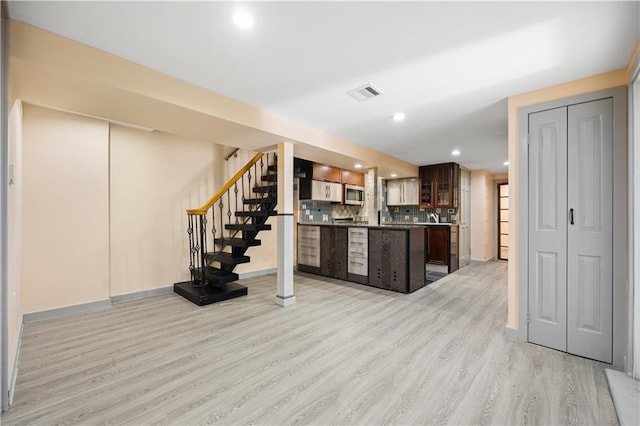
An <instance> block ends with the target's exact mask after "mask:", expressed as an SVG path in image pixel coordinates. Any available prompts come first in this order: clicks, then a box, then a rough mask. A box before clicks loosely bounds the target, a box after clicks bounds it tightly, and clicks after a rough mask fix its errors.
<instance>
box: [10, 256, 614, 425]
mask: <svg viewBox="0 0 640 426" xmlns="http://www.w3.org/2000/svg"><path fill="white" fill-rule="evenodd" d="M295 282H296V285H295V288H296V299H297V303H296V304H295V305H293V306H290V307H287V308H280V307H278V306H276V305H274V304H273V301H272V299H273V294H275V288H276V279H275V276H273V275H271V276H264V277H256V278H251V279H247V280H244V281H243V283H244V284H245V285H247V286H248V287H249V296H247V297H243V298H239V299H234V300H231V301H227V302H223V303H219V304H215V305H211V306H208V307H203V308H200V307H197V306H195V305H192V304H191V303H189V302H187V301H186V300H184V299H182V298H180V297H179V296H176V295H162V296H157V297H153V298H149V299H146V300H138V301H132V302H126V303H122V304H119V305H115V306H113V307H112V308H109V309H105V310H102V311H98V312H93V313H90V314H78V315H72V316H69V317H65V318H59V319H54V320H47V321H41V322H35V323H31V324H27V325H26V326H25V329H24V336H23V347H22V352H21V358H20V360H19V373H18V380H17V384H16V395H15V399H14V405H13V406H12V407H11V408H10V409H9V411H7V412H6V413H5V414H4V415H3V416H2V423H3V424H10V425H13V424H41V425H42V424H44V425H46V424H59V423H67V424H205V423H217V424H427V423H429V424H431V423H438V424H523V423H533V424H616V423H617V417H616V414H615V410H614V408H613V402H612V401H611V397H610V395H609V391H608V388H607V384H606V379H605V376H604V367H605V365H604V364H602V363H598V362H595V361H591V360H587V359H583V358H579V357H575V356H571V355H567V354H564V353H560V352H557V351H553V350H551V349H547V348H543V347H539V346H535V345H530V344H524V343H519V342H515V341H511V340H509V339H507V338H505V337H504V334H503V328H504V325H505V321H506V263H504V262H489V263H486V264H480V265H479V264H473V265H470V266H468V267H465V268H463V269H461V270H459V271H458V272H456V273H455V274H451V275H449V276H447V277H445V278H443V279H441V280H439V281H436V282H435V283H433V284H430V285H429V286H427V287H425V288H423V289H421V290H418V291H417V292H415V293H412V294H407V295H405V294H400V293H393V292H387V291H384V290H379V289H375V288H371V287H366V286H361V285H358V284H353V283H347V282H343V281H338V280H331V279H324V278H321V277H317V276H313V275H309V274H297V275H296V276H295Z"/></svg>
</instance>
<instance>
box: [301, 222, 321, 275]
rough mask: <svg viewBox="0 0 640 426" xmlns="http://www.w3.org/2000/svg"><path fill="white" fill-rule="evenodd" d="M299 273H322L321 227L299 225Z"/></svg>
mask: <svg viewBox="0 0 640 426" xmlns="http://www.w3.org/2000/svg"><path fill="white" fill-rule="evenodd" d="M298 271H302V272H311V273H312V274H319V273H320V227H319V226H317V225H298Z"/></svg>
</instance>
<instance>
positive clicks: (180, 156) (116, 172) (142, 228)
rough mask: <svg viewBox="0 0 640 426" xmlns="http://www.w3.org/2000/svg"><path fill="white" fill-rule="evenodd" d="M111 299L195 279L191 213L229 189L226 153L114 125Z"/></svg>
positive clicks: (210, 145) (217, 147) (215, 147)
mask: <svg viewBox="0 0 640 426" xmlns="http://www.w3.org/2000/svg"><path fill="white" fill-rule="evenodd" d="M110 145H111V146H110V179H111V180H110V209H109V212H110V219H111V245H110V252H111V265H110V270H111V292H110V295H111V296H115V295H122V294H128V293H134V292H139V291H144V290H149V289H153V288H158V287H166V286H170V285H173V284H174V283H176V282H180V281H186V280H188V279H189V271H188V265H189V256H188V247H189V242H188V240H187V232H186V229H187V216H186V214H185V211H186V210H187V209H189V208H194V207H197V206H199V205H200V204H202V202H203V201H206V200H207V199H208V198H209V197H210V196H211V195H212V194H213V193H214V192H215V191H216V189H217V188H218V187H220V186H221V185H222V184H223V183H224V182H222V180H221V179H220V178H219V177H218V179H216V178H215V175H214V171H215V170H216V160H217V159H219V158H221V156H222V147H221V146H220V145H216V144H213V143H210V142H201V141H192V140H187V139H184V138H180V137H177V136H172V135H168V134H166V133H160V132H144V131H140V130H133V129H128V128H124V127H119V126H115V125H111V137H110Z"/></svg>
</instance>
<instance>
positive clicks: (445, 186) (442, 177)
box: [435, 164, 451, 207]
mask: <svg viewBox="0 0 640 426" xmlns="http://www.w3.org/2000/svg"><path fill="white" fill-rule="evenodd" d="M435 186H436V188H437V189H436V205H435V207H449V206H450V205H451V165H449V164H446V165H442V166H438V167H437V168H436V182H435Z"/></svg>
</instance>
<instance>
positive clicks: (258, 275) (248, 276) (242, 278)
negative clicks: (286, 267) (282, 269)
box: [238, 268, 278, 280]
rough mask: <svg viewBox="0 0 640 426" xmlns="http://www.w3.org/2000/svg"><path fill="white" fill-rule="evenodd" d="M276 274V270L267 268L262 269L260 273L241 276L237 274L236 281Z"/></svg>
mask: <svg viewBox="0 0 640 426" xmlns="http://www.w3.org/2000/svg"><path fill="white" fill-rule="evenodd" d="M276 272H278V268H269V269H262V270H260V271H251V272H245V273H243V274H238V279H241V280H244V279H245V278H253V277H260V276H262V275H269V274H275V273H276Z"/></svg>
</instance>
